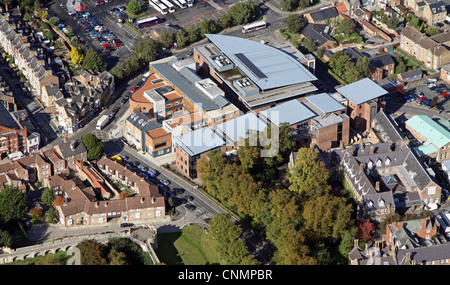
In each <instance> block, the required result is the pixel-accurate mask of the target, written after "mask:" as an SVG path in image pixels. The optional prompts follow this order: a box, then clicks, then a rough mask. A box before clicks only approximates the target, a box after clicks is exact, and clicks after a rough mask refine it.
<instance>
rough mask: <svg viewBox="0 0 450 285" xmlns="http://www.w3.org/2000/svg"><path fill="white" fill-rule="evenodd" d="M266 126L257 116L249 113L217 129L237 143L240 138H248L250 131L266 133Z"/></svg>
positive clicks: (218, 126)
mask: <svg viewBox="0 0 450 285" xmlns="http://www.w3.org/2000/svg"><path fill="white" fill-rule="evenodd" d="M266 126H267V124H266V123H265V122H263V121H262V120H261V119H260V118H258V117H257V116H256V115H255V114H253V113H247V114H245V115H242V116H240V117H237V118H236V119H233V120H230V121H226V122H225V123H222V124H220V125H217V128H218V129H219V130H221V131H222V132H223V133H224V134H225V135H227V137H229V138H230V139H231V140H232V141H233V142H237V141H238V139H239V138H244V139H246V138H247V131H248V130H256V131H260V132H264V130H265V129H266Z"/></svg>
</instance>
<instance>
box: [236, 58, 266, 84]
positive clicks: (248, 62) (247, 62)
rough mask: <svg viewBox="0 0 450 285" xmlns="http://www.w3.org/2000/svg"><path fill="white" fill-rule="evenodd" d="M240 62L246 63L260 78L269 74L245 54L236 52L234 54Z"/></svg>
mask: <svg viewBox="0 0 450 285" xmlns="http://www.w3.org/2000/svg"><path fill="white" fill-rule="evenodd" d="M234 55H235V56H236V57H237V58H238V59H239V61H240V62H242V63H243V64H245V66H247V68H248V69H250V71H251V72H252V73H253V74H254V75H255V76H257V77H258V78H259V79H261V78H267V76H266V75H265V74H264V73H263V72H262V71H261V70H260V69H259V68H257V67H256V66H255V65H254V64H253V63H252V62H251V61H250V60H249V59H248V58H247V57H246V56H245V55H244V54H242V53H235V54H234Z"/></svg>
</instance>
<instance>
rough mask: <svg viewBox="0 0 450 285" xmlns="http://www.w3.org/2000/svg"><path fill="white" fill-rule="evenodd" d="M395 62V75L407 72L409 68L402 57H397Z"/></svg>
mask: <svg viewBox="0 0 450 285" xmlns="http://www.w3.org/2000/svg"><path fill="white" fill-rule="evenodd" d="M395 61H396V66H395V73H398V74H400V73H403V72H406V70H407V69H408V67H407V66H406V64H405V61H404V60H403V58H402V57H396V58H395Z"/></svg>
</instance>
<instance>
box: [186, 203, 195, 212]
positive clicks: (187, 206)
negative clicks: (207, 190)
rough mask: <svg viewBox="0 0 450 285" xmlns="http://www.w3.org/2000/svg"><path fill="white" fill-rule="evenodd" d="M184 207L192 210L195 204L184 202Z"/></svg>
mask: <svg viewBox="0 0 450 285" xmlns="http://www.w3.org/2000/svg"><path fill="white" fill-rule="evenodd" d="M185 207H186V209H188V210H190V211H194V210H195V206H194V205H192V204H186V205H185Z"/></svg>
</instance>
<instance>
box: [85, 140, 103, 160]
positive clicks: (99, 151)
mask: <svg viewBox="0 0 450 285" xmlns="http://www.w3.org/2000/svg"><path fill="white" fill-rule="evenodd" d="M81 141H82V142H83V144H84V146H85V147H86V150H87V159H88V160H95V159H100V158H101V157H102V155H103V149H104V145H103V142H102V141H101V140H99V139H98V138H97V137H96V136H95V135H94V134H93V133H87V134H85V135H84V136H82V137H81Z"/></svg>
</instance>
